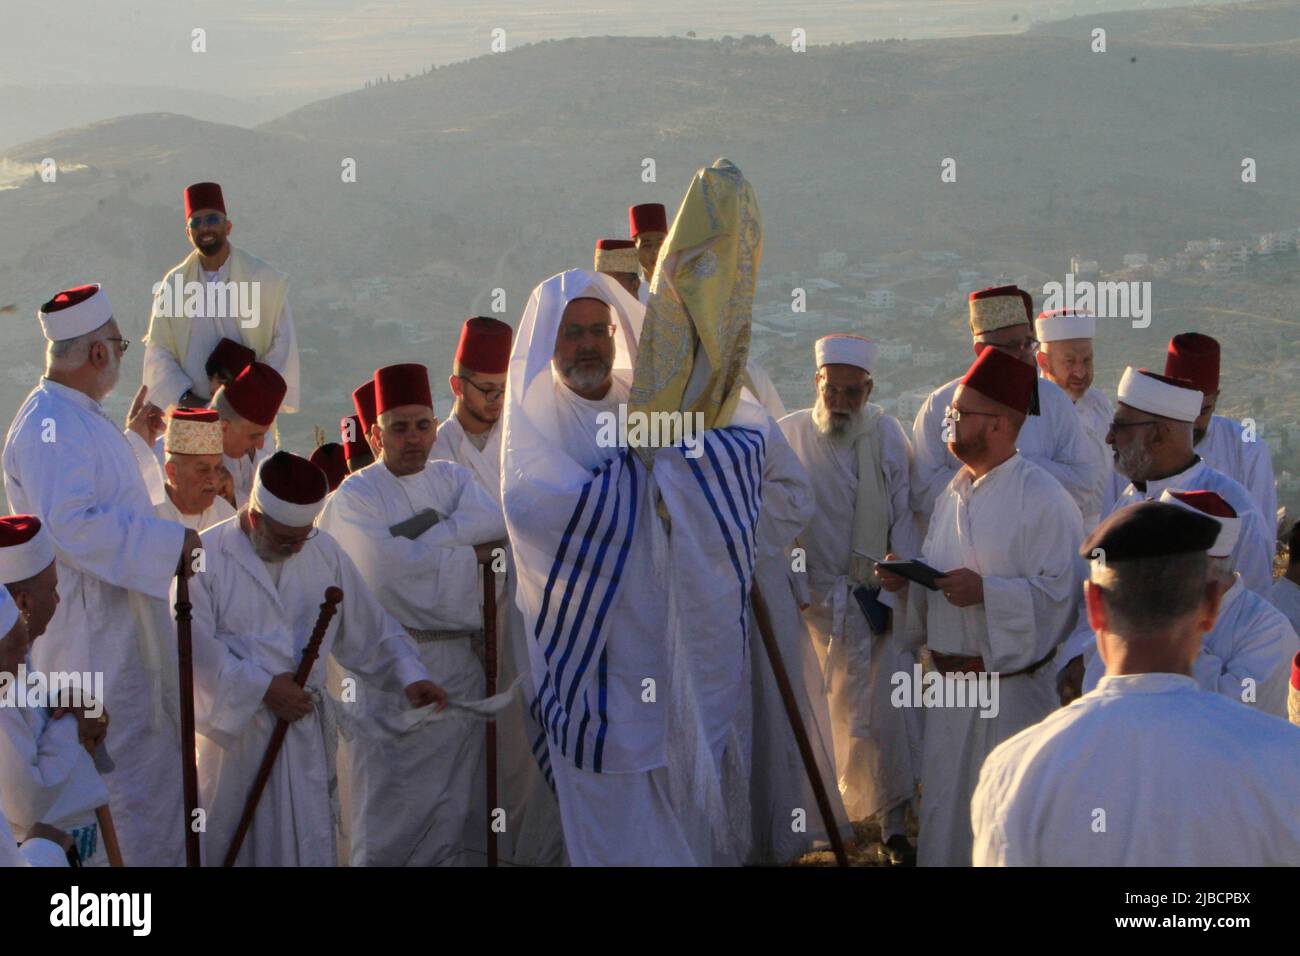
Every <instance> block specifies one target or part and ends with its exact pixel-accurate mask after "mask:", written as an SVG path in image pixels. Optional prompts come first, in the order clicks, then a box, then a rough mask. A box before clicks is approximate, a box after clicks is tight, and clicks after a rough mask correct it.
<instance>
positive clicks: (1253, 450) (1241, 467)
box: [1196, 415, 1277, 555]
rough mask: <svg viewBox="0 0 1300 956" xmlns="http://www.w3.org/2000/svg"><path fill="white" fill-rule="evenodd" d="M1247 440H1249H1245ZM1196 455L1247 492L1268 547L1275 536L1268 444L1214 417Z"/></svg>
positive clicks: (1274, 489)
mask: <svg viewBox="0 0 1300 956" xmlns="http://www.w3.org/2000/svg"><path fill="white" fill-rule="evenodd" d="M1246 437H1250V438H1251V439H1252V440H1251V441H1245V440H1244V439H1245V438H1246ZM1196 453H1197V454H1198V455H1200V456H1201V458H1203V459H1204V460H1205V463H1206V464H1207V465H1209V466H1210V467H1211V468H1213V469H1215V470H1216V471H1220V472H1222V473H1223V474H1225V475H1227V476H1228V477H1229V478H1231V479H1232V480H1233V481H1236V482H1237V483H1239V484H1240V485H1242V487H1244V488H1245V489H1246V490H1247V491H1248V492H1250V497H1251V500H1252V501H1254V502H1255V507H1256V508H1258V509H1259V513H1260V514H1261V515H1262V516H1263V518H1264V525H1265V528H1266V530H1267V532H1268V535H1269V542H1270V544H1271V543H1272V541H1273V539H1274V538H1275V537H1276V536H1277V485H1276V484H1275V483H1274V481H1273V456H1272V454H1271V453H1270V452H1269V449H1268V442H1266V441H1264V439H1262V438H1260V437H1259V436H1258V435H1251V436H1247V435H1246V429H1245V427H1244V426H1243V425H1242V424H1241V422H1238V421H1233V420H1232V419H1231V418H1224V417H1223V416H1222V415H1213V416H1211V417H1210V427H1209V428H1207V429H1206V430H1205V437H1204V438H1202V439H1201V443H1200V444H1199V445H1197V446H1196ZM1269 554H1270V555H1271V554H1272V551H1270V552H1269Z"/></svg>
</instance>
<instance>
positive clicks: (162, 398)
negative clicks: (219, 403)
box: [144, 258, 300, 412]
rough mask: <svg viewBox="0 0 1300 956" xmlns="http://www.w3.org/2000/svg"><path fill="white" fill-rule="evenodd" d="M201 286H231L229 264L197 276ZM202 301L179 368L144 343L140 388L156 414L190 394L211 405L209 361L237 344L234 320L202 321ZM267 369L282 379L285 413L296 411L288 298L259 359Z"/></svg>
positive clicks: (296, 372)
mask: <svg viewBox="0 0 1300 956" xmlns="http://www.w3.org/2000/svg"><path fill="white" fill-rule="evenodd" d="M199 271H200V273H201V275H202V276H203V281H204V282H223V283H224V282H229V281H230V259H229V258H227V259H226V261H225V262H223V263H222V264H221V268H219V269H218V270H217V271H216V272H208V271H206V270H204V269H200V270H199ZM205 298H206V297H205V296H199V297H198V298H197V299H196V305H197V306H198V309H197V311H198V314H197V315H196V316H195V317H194V318H193V319H192V320H191V322H192V325H191V328H190V344H189V347H188V348H187V349H186V351H185V360H184V361H183V362H178V361H177V360H176V356H175V355H173V354H172V353H171V352H170V351H168V350H167V349H165V348H163V347H161V346H159V345H155V344H154V343H153V342H148V343H146V345H145V349H144V384H145V385H147V386H149V400H150V401H152V402H153V403H154V404H155V405H157V406H158V407H159V408H167V407H168V406H171V405H175V404H176V402H177V401H179V400H180V397H181V396H182V395H184V394H185V391H186V390H187V389H188V390H189V391H191V392H193V393H194V394H195V395H197V396H198V397H199V398H203V399H210V398H211V397H212V396H211V395H209V394H208V373H207V364H208V356H210V355H211V354H212V350H213V349H215V348H216V347H217V343H219V342H220V341H221V340H222V339H231V340H233V341H235V342H240V341H242V339H241V338H240V333H239V323H240V318H239V316H238V315H227V316H219V317H217V318H208V317H207V316H205V315H204V314H203V313H204V308H205V305H206V302H205V301H204V300H205ZM258 361H259V362H262V363H264V364H266V365H269V366H271V368H273V369H275V370H276V371H277V372H279V373H280V375H281V377H283V378H284V384H285V385H286V387H287V388H286V391H285V394H284V403H283V409H284V411H286V412H294V411H297V410H298V408H299V405H298V401H299V375H300V373H299V368H298V336H297V333H295V332H294V329H293V312H292V311H291V310H290V308H289V299H288V297H286V298H285V300H284V305H283V306H282V307H281V309H280V318H279V320H278V321H277V322H276V324H275V337H274V338H273V339H272V340H271V348H270V350H269V351H267V353H266V354H265V355H264V356H262V357H261V358H260V359H258Z"/></svg>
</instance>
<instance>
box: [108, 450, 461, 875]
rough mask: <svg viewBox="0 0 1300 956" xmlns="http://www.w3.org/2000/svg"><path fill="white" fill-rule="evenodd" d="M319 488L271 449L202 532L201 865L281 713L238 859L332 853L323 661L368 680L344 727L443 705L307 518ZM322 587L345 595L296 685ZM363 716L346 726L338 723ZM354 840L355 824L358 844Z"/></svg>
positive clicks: (193, 596)
mask: <svg viewBox="0 0 1300 956" xmlns="http://www.w3.org/2000/svg"><path fill="white" fill-rule="evenodd" d="M328 492H329V485H328V482H327V480H326V478H325V473H324V472H322V471H321V470H320V469H319V468H317V467H316V466H315V465H313V464H312V463H311V462H309V461H307V460H306V459H305V458H300V457H298V456H297V455H291V454H289V453H288V452H283V451H281V452H276V453H275V454H274V455H272V456H271V457H270V458H268V459H267V460H266V461H265V462H263V463H262V466H261V468H259V469H258V472H257V479H256V482H255V483H254V485H253V492H252V495H251V497H250V499H249V502H248V504H247V505H246V506H245V507H243V508H241V509H240V511H239V514H238V516H237V517H236V518H234V519H232V520H230V521H223V522H222V523H221V524H219V525H215V526H213V527H212V528H209V529H208V530H207V531H205V532H204V533H203V548H204V568H203V573H201V574H197V575H195V577H194V580H195V584H194V585H192V586H191V587H190V600H191V602H192V603H193V605H194V609H193V634H194V695H195V710H196V719H197V727H198V731H199V733H200V735H201V736H200V738H199V747H198V763H199V792H200V802H201V805H202V806H203V807H204V809H205V810H206V811H207V830H206V832H205V836H204V850H203V852H204V857H205V861H206V862H207V864H208V865H217V864H219V862H220V860H221V859H222V857H223V856H224V855H225V853H226V851H227V849H228V848H229V847H230V844H231V840H232V839H233V837H234V831H235V828H236V825H237V824H238V822H239V818H240V814H241V813H242V811H243V808H244V801H245V799H246V798H247V796H248V791H249V787H250V786H252V783H253V780H254V778H255V777H256V776H257V772H258V767H259V765H260V764H261V761H262V756H263V754H264V753H265V751H266V742H267V740H268V738H269V737H270V736H271V732H272V729H273V728H274V727H275V725H276V722H277V721H278V720H286V721H289V730H288V733H287V735H286V736H285V739H284V746H283V748H282V749H281V750H280V754H279V757H278V758H277V760H276V762H275V766H274V767H273V768H272V771H271V776H270V779H269V780H268V782H267V786H266V790H265V792H264V793H263V794H262V799H261V802H260V803H259V805H258V808H257V813H256V815H255V816H254V817H253V823H252V826H251V828H250V829H249V831H248V836H247V839H245V841H244V845H243V848H242V849H241V851H240V854H239V857H238V859H237V861H236V863H237V865H243V866H249V865H252V866H334V865H335V864H336V863H337V862H338V860H337V850H336V848H335V841H334V812H333V808H332V802H333V801H332V796H331V790H332V785H333V781H332V780H331V777H332V776H333V767H332V755H333V753H334V747H335V741H334V739H333V736H332V734H331V730H332V728H333V724H332V722H331V721H329V720H328V716H329V715H327V714H326V712H325V709H326V708H327V707H328V706H329V705H328V703H327V702H326V701H325V700H324V694H325V687H326V683H327V677H326V675H327V661H329V659H330V658H333V662H334V663H335V664H337V665H338V666H340V667H343V668H346V673H348V674H349V675H352V676H354V678H361V679H363V680H364V681H365V684H364V687H362V686H357V687H355V688H354V689H353V693H352V695H351V702H350V703H346V701H347V700H348V698H347V697H345V698H344V700H345V703H344V705H343V706H344V712H343V717H344V720H345V722H346V721H348V719H349V717H357V716H359V715H360V714H362V713H364V714H367V715H369V714H373V713H375V712H376V711H378V710H380V709H382V708H385V707H402V708H414V707H425V706H430V705H433V706H434V707H435V708H436V709H437V710H441V709H442V708H443V707H445V706H446V702H447V695H446V692H445V691H443V689H442V688H441V687H439V686H437V685H436V684H434V683H433V681H432V680H431V679H430V675H429V672H428V670H427V669H426V668H425V666H424V664H422V663H421V662H420V658H419V656H418V655H417V653H416V649H415V647H414V646H413V645H412V643H411V641H410V638H409V637H408V636H407V634H406V631H405V630H404V629H403V628H402V626H401V625H400V624H399V623H398V622H397V621H396V620H395V619H394V618H393V617H392V616H391V615H389V614H388V613H387V612H386V611H385V610H384V608H383V607H382V606H381V605H380V603H379V601H378V600H377V599H376V598H375V596H374V594H373V593H372V592H371V590H370V588H369V587H368V586H367V584H366V580H365V578H364V577H362V575H361V573H360V572H359V571H358V570H357V566H356V565H355V564H353V562H352V559H351V558H350V557H349V556H348V554H347V552H345V551H344V550H343V548H342V547H341V546H340V544H339V543H338V542H337V541H335V540H334V538H333V537H332V536H331V535H330V534H329V533H328V532H321V531H320V530H319V529H318V528H317V527H316V526H315V525H316V519H317V517H318V516H319V515H320V512H321V509H322V508H323V507H324V505H325V500H326V496H327V495H328ZM329 587H338V588H341V589H342V590H343V601H342V603H341V604H340V605H339V606H338V611H337V613H336V615H335V617H334V619H333V620H332V621H331V622H330V625H329V627H328V629H327V630H326V632H325V639H324V641H323V642H322V643H321V646H320V660H318V661H317V663H316V665H315V666H314V667H313V668H312V670H311V673H310V675H308V678H307V683H306V686H305V687H299V686H298V684H297V683H296V682H295V681H294V672H295V671H296V670H297V669H298V664H299V661H300V660H301V658H302V652H303V648H304V647H305V646H306V644H307V640H308V637H309V635H310V633H311V630H312V628H313V626H314V625H315V622H316V620H317V617H318V616H319V611H320V605H321V602H322V601H323V600H324V595H325V591H326V589H327V588H329ZM439 676H441V675H439ZM398 702H400V703H398ZM358 723H360V721H359V720H356V721H354V722H352V723H349V724H347V726H349V728H351V729H350V730H349V731H347V732H352V729H355V727H356V724H358ZM114 724H115V725H116V721H114ZM354 771H355V768H354ZM173 773H175V769H174V768H173ZM175 775H176V776H177V777H178V778H179V774H175ZM178 832H179V831H178ZM363 839H364V835H363V834H361V833H358V831H357V830H356V829H355V828H354V829H353V831H352V840H353V842H354V844H355V843H356V842H357V841H359V840H363Z"/></svg>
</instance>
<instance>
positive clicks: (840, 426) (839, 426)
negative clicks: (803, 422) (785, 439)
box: [812, 398, 862, 445]
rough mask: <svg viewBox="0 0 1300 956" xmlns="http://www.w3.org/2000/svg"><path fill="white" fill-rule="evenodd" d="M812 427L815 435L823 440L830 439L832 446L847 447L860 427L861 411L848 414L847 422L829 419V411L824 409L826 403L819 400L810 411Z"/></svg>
mask: <svg viewBox="0 0 1300 956" xmlns="http://www.w3.org/2000/svg"><path fill="white" fill-rule="evenodd" d="M812 421H813V425H814V426H815V427H816V428H817V433H818V434H819V435H821V436H822V437H823V438H827V439H830V441H831V443H832V444H835V445H847V444H850V443H851V442H852V440H853V436H856V435H857V433H858V430H859V429H860V428H861V426H862V409H860V408H859V409H857V410H856V411H852V412H849V418H848V420H847V421H845V420H843V419H841V420H838V421H837V420H836V419H834V418H832V417H831V410H830V409H829V408H827V407H826V403H825V402H823V401H822V400H821V399H820V398H818V399H817V402H816V404H814V405H813V410H812Z"/></svg>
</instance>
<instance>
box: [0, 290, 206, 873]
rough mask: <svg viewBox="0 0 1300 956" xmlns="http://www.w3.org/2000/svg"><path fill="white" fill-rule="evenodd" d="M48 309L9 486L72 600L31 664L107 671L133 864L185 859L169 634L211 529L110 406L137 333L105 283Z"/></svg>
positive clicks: (121, 829)
mask: <svg viewBox="0 0 1300 956" xmlns="http://www.w3.org/2000/svg"><path fill="white" fill-rule="evenodd" d="M39 317H40V321H41V327H42V330H43V331H44V333H45V337H46V339H47V340H48V342H49V345H48V347H47V349H46V370H45V377H44V378H42V379H41V381H40V383H39V384H38V385H37V386H36V388H35V389H33V390H32V393H31V394H30V395H29V396H28V397H27V400H26V402H24V404H23V406H22V408H21V409H20V410H19V411H18V414H17V416H16V417H15V418H14V421H13V424H12V425H11V426H10V428H9V434H8V437H7V438H6V440H5V448H4V483H5V494H6V495H7V496H8V499H9V506H10V508H11V509H13V510H14V511H15V512H19V513H24V514H32V515H35V516H37V517H38V518H40V520H41V524H42V526H43V527H44V529H45V531H46V532H47V533H48V534H49V537H50V540H51V542H52V544H53V546H54V551H55V555H56V556H57V558H58V579H59V583H60V586H61V590H62V593H63V595H64V596H65V597H66V600H64V601H62V602H61V603H60V604H59V606H58V609H57V610H56V611H55V613H54V616H53V618H52V619H51V621H50V626H49V631H48V633H47V634H46V635H45V636H44V637H43V638H42V639H41V641H40V642H39V643H38V644H36V645H35V647H34V648H33V650H32V664H33V666H34V667H35V668H36V669H38V670H59V671H76V672H87V671H89V672H92V673H93V672H98V673H102V674H103V675H104V706H105V708H106V709H107V710H108V711H110V712H111V713H112V714H113V736H114V744H113V760H114V763H115V767H114V769H113V770H112V771H110V772H108V773H106V774H105V775H104V783H105V784H106V785H107V786H108V792H109V796H110V798H111V803H112V806H113V815H114V818H115V822H116V824H117V830H118V837H119V838H120V842H121V845H122V855H123V858H124V859H125V861H126V864H127V865H128V866H176V865H179V864H180V863H181V862H182V861H183V860H184V842H183V840H182V835H183V832H184V831H183V829H182V827H183V817H184V803H183V800H182V797H181V785H180V774H179V773H178V772H177V770H178V768H179V766H180V746H179V741H180V732H179V729H178V728H177V725H176V724H175V722H174V721H173V720H171V719H169V716H171V715H172V714H174V704H175V701H176V697H175V688H174V685H172V684H170V683H169V680H168V676H169V675H172V676H174V674H175V671H174V670H169V669H167V666H166V664H165V663H164V662H165V659H166V658H165V655H164V654H163V649H164V646H165V645H163V644H162V642H163V641H164V639H165V637H166V635H170V634H174V633H175V631H174V625H173V623H172V620H171V613H170V607H169V605H168V604H167V603H166V600H167V595H168V589H169V587H170V585H171V582H172V580H173V578H174V577H175V575H176V573H177V571H178V569H181V570H183V571H184V573H186V574H189V573H192V571H193V564H192V561H191V558H190V556H191V555H192V554H193V553H194V550H195V549H196V548H198V546H199V537H198V534H197V533H195V532H194V531H191V530H188V529H186V528H184V527H182V526H181V525H180V524H178V523H177V522H174V521H167V520H165V519H163V518H159V517H158V516H157V515H156V514H155V513H154V503H155V502H154V501H153V500H152V499H151V497H150V492H149V489H148V487H147V485H146V484H145V481H144V478H143V477H142V471H141V465H140V459H139V458H138V457H137V455H136V454H135V453H134V452H133V449H132V443H131V440H130V439H128V438H127V437H124V435H123V433H122V431H121V429H120V428H119V426H118V425H117V424H116V423H115V422H113V421H112V420H110V419H109V417H108V415H107V414H106V413H105V411H104V408H103V405H102V403H103V402H104V401H105V400H106V399H107V398H108V396H109V395H110V394H111V393H112V391H113V389H114V387H115V386H116V385H117V381H118V376H119V372H120V370H121V357H122V352H123V348H124V346H125V344H126V343H125V341H124V340H123V339H122V336H121V332H120V331H119V330H118V327H117V323H116V321H115V320H114V319H113V310H112V308H111V306H110V305H109V302H108V297H107V296H106V295H105V294H104V291H103V290H102V289H101V288H100V287H99V286H98V285H87V286H79V287H77V288H74V289H68V290H66V291H63V292H60V293H59V294H57V295H56V296H54V297H53V298H52V299H51V300H50V301H49V302H46V303H45V304H44V305H43V306H41V310H40V313H39ZM146 396H147V389H146V388H145V387H143V386H142V387H141V388H140V391H139V392H138V393H137V395H136V399H135V401H134V403H133V404H132V419H133V425H135V426H136V427H138V428H143V430H144V432H145V434H146V435H147V434H149V433H150V431H151V429H152V427H153V426H152V425H148V426H141V424H140V422H139V418H140V416H151V415H152V414H153V413H154V412H156V411H157V409H156V408H154V409H153V411H150V410H149V409H150V406H149V405H148V403H147V402H146V401H145V399H146ZM140 437H141V435H140V434H139V432H134V433H133V434H132V438H133V439H136V440H138V439H140ZM144 440H145V441H148V438H145V439H144ZM141 445H142V446H143V442H141ZM151 455H152V453H151V452H150V456H151ZM149 463H150V464H151V465H152V467H153V469H154V471H155V473H157V465H156V464H154V463H153V462H152V461H150V462H149ZM160 487H161V484H160ZM169 687H170V688H171V689H170V690H169Z"/></svg>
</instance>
